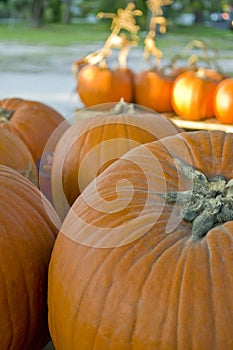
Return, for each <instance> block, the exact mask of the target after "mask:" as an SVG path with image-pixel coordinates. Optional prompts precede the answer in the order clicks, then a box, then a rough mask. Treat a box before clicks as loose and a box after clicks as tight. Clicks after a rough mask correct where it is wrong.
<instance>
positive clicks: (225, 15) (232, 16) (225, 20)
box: [210, 11, 233, 29]
mask: <svg viewBox="0 0 233 350" xmlns="http://www.w3.org/2000/svg"><path fill="white" fill-rule="evenodd" d="M210 21H211V22H212V23H213V24H214V25H215V26H217V27H220V28H224V29H233V11H230V12H213V13H211V14H210Z"/></svg>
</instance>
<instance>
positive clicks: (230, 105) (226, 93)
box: [213, 78, 233, 124]
mask: <svg viewBox="0 0 233 350" xmlns="http://www.w3.org/2000/svg"><path fill="white" fill-rule="evenodd" d="M213 105H214V113H215V116H216V118H217V119H218V120H219V121H220V122H221V123H223V124H232V123H233V78H227V79H224V80H223V81H221V83H219V84H218V86H217V87H216V90H215V94H214V100H213Z"/></svg>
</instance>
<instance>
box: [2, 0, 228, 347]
mask: <svg viewBox="0 0 233 350" xmlns="http://www.w3.org/2000/svg"><path fill="white" fill-rule="evenodd" d="M171 2H172V1H170V0H168V1H165V2H164V4H165V5H168V4H169V3H171ZM147 4H148V7H149V9H150V10H151V12H152V16H151V21H150V30H149V33H148V35H147V36H146V38H145V50H144V58H145V59H146V60H150V58H151V56H153V57H154V58H155V62H154V65H153V68H152V69H148V70H145V71H142V72H137V73H134V72H133V71H132V70H131V69H129V68H128V67H127V64H126V58H127V55H128V52H129V49H130V47H131V45H137V44H138V38H139V37H138V36H137V32H138V29H139V27H138V26H137V24H136V22H135V16H140V15H141V14H142V13H141V11H139V10H137V9H136V8H135V4H134V3H131V2H130V3H128V5H127V6H126V8H125V9H119V10H118V12H117V14H105V13H99V14H98V17H99V18H103V17H109V18H112V19H113V26H112V33H111V35H110V36H109V37H108V39H107V41H106V43H105V45H104V47H103V48H102V49H100V50H98V51H96V52H94V53H92V54H90V55H88V56H86V57H84V58H83V59H81V60H78V61H76V62H75V63H74V65H73V67H72V70H73V73H74V74H75V76H76V78H77V81H78V86H77V92H78V93H79V96H80V98H81V100H82V101H83V103H84V105H85V106H86V107H87V108H85V109H83V110H80V111H77V112H75V113H74V115H73V121H72V123H70V122H68V120H66V119H65V118H64V117H63V116H62V115H61V114H60V113H59V112H57V111H55V110H54V109H53V108H50V107H49V106H46V105H44V104H43V103H40V102H38V101H29V100H24V99H20V98H6V99H4V100H1V101H0V207H1V225H0V228H1V229H0V240H1V245H0V282H1V283H0V305H1V316H0V320H1V322H0V344H1V350H16V349H17V350H32V349H33V350H42V349H43V350H44V348H43V347H44V346H46V344H48V342H49V341H52V343H53V345H54V347H55V349H56V350H93V349H98V350H111V349H120V350H121V349H122V350H123V349H124V350H130V349H135V350H162V349H168V350H174V349H177V350H185V349H189V350H202V349H203V350H213V349H216V350H223V349H224V350H232V344H233V332H232V324H233V303H232V289H233V277H232V276H233V254H232V251H233V167H232V160H231V157H232V156H231V154H232V149H233V134H232V133H226V132H223V131H192V132H186V131H185V130H182V129H181V128H179V127H178V126H177V125H176V124H175V123H174V122H173V120H172V118H170V113H176V114H177V115H179V116H180V117H181V118H183V119H186V120H195V121H198V120H201V119H209V118H212V117H213V116H216V118H218V120H219V121H220V122H221V123H233V115H232V113H231V112H232V108H233V102H232V101H233V96H232V91H233V78H230V77H228V76H225V75H224V74H223V73H222V72H221V71H220V70H219V69H212V68H210V67H203V66H198V64H197V62H198V58H197V57H194V56H190V57H189V64H188V65H187V66H182V67H178V68H175V63H176V60H177V58H174V59H173V60H172V62H171V64H169V66H164V67H162V68H160V67H159V64H160V61H161V59H162V56H163V55H162V52H161V51H160V50H159V49H158V48H157V47H156V45H155V41H154V37H155V35H156V26H157V25H159V26H160V27H159V28H160V29H159V30H160V33H165V31H166V20H165V18H164V17H163V16H161V14H162V12H161V1H156V0H149V1H148V2H147ZM121 29H124V31H125V32H124V33H123V34H122V32H121ZM127 33H128V34H129V35H127ZM193 44H195V45H198V46H199V47H200V48H201V49H202V50H203V52H204V53H203V56H204V59H205V60H206V61H208V57H207V56H206V52H205V47H204V46H203V44H202V43H200V42H198V41H195V42H194V43H192V45H193ZM192 45H191V46H192ZM114 48H119V49H120V51H119V56H118V58H119V62H120V67H119V68H116V69H110V67H109V66H108V64H107V58H108V57H110V56H111V53H112V49H114ZM157 112H159V113H160V114H158V113H157ZM167 113H168V114H167ZM51 346H52V345H51Z"/></svg>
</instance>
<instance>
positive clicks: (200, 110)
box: [171, 69, 218, 121]
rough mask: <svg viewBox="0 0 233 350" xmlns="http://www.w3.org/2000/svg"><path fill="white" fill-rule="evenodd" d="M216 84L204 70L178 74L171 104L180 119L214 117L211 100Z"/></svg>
mask: <svg viewBox="0 0 233 350" xmlns="http://www.w3.org/2000/svg"><path fill="white" fill-rule="evenodd" d="M217 84H218V81H217V80H215V79H211V78H208V77H207V76H206V75H205V70H204V69H198V70H197V71H188V72H184V73H182V74H180V75H179V76H178V77H177V78H176V79H175V81H174V85H173V89H172V94H171V103H172V106H173V109H174V111H175V113H176V114H177V115H178V116H180V117H181V118H182V119H186V120H194V121H198V120H202V119H207V118H213V117H214V109H213V98H214V91H215V88H216V86H217Z"/></svg>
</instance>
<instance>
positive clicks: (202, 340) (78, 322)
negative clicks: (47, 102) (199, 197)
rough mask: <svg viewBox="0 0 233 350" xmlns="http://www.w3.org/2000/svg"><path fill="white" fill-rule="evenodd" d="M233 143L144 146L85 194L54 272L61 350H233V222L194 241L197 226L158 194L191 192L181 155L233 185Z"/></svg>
mask: <svg viewBox="0 0 233 350" xmlns="http://www.w3.org/2000/svg"><path fill="white" fill-rule="evenodd" d="M232 147H233V135H232V134H226V133H223V132H220V131H219V132H218V131H210V132H208V131H197V132H189V133H180V134H177V135H175V136H171V137H167V138H165V139H163V140H161V141H157V142H152V143H149V144H146V145H145V146H144V145H142V146H139V147H138V148H135V149H133V150H131V151H130V152H128V153H127V154H126V155H125V156H124V157H122V158H121V159H120V160H118V161H117V162H115V163H114V164H112V165H111V166H110V167H109V168H108V169H106V171H105V172H103V173H102V174H100V175H99V177H98V178H97V179H96V181H95V182H93V183H91V184H90V185H89V186H88V187H87V188H86V190H85V191H84V192H83V193H82V194H81V195H80V196H79V198H78V199H77V200H76V201H75V203H74V204H73V207H72V210H71V211H70V212H69V213H68V215H67V217H66V219H65V221H64V222H63V224H62V226H61V230H60V232H59V235H58V237H57V240H56V242H55V245H54V249H53V252H52V257H51V260H50V266H49V288H48V307H49V328H50V333H51V337H52V340H53V343H54V345H55V348H56V350H69V349H72V350H78V349H82V350H91V349H94V348H96V349H101V350H110V349H125V350H128V349H132V348H133V349H135V350H142V349H143V350H151V349H167V350H174V349H177V350H183V349H190V350H212V349H216V350H221V349H225V350H232V344H233V333H232V322H233V304H232V288H233V279H232V269H233V256H232V249H233V222H232V221H230V222H227V223H225V224H220V225H218V226H216V227H215V228H213V229H211V230H209V232H208V233H207V235H206V236H204V237H203V238H202V239H200V240H197V241H193V240H192V239H191V225H190V223H188V222H187V221H184V220H180V221H178V222H176V221H175V220H176V219H177V215H176V212H174V210H175V208H174V205H171V204H167V203H164V201H163V199H161V198H160V197H158V196H156V193H158V192H160V193H161V192H166V191H174V190H177V189H180V190H182V189H185V184H183V182H184V181H183V180H184V176H183V175H181V174H179V177H180V181H179V183H178V173H177V171H176V166H175V164H174V157H176V158H179V159H181V160H183V161H185V162H187V163H188V164H190V165H192V166H194V167H195V168H198V169H199V170H201V171H202V172H204V174H205V175H206V176H213V175H216V174H218V175H223V176H225V177H226V179H228V180H229V179H230V178H232V176H233V170H232V166H231V164H232V162H231V158H232V155H231V150H232ZM121 181H125V182H122V183H121V184H120V182H121ZM126 181H128V184H127V183H126ZM129 184H131V186H132V187H130V185H129ZM116 185H118V187H117V186H116ZM178 186H179V187H178ZM100 199H102V201H100ZM118 199H120V200H118ZM130 235H131V236H130ZM118 238H119V240H118ZM123 239H125V240H124V241H123ZM131 240H132V241H131ZM121 243H122V244H121ZM123 243H124V244H123ZM101 247H102V248H101ZM213 334H214V336H213Z"/></svg>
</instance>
